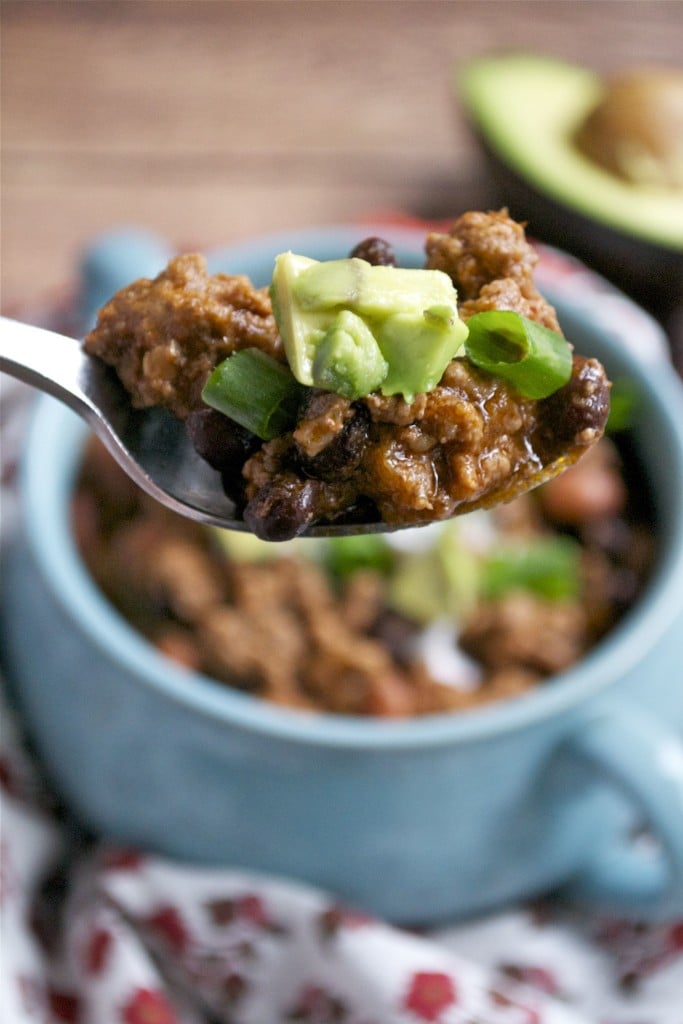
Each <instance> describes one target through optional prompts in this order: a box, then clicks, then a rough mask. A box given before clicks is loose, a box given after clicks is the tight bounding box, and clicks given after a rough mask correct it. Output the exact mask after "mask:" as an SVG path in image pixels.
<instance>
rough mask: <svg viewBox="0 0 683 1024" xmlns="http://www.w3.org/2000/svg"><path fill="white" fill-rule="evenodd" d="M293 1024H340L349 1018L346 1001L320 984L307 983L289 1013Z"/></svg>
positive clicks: (287, 1018)
mask: <svg viewBox="0 0 683 1024" xmlns="http://www.w3.org/2000/svg"><path fill="white" fill-rule="evenodd" d="M286 1020H287V1021H291V1022H292V1024H294V1022H296V1024H340V1022H342V1021H345V1020H348V1011H347V1007H346V1005H345V1004H344V1002H343V1001H342V1000H341V999H339V998H338V997H337V996H335V995H333V994H332V993H331V992H328V991H327V990H326V989H324V988H322V987H321V986H320V985H305V986H304V987H303V988H302V990H301V991H300V992H299V994H298V996H297V997H296V999H295V1000H294V1003H293V1005H292V1007H291V1009H290V1010H289V1011H288V1013H287V1017H286Z"/></svg>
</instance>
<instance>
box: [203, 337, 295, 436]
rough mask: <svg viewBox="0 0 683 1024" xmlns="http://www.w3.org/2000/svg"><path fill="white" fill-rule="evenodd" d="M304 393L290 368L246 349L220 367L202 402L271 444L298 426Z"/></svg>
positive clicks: (207, 384)
mask: <svg viewBox="0 0 683 1024" xmlns="http://www.w3.org/2000/svg"><path fill="white" fill-rule="evenodd" d="M304 390H305V389H304V388H303V387H302V385H301V384H299V383H298V382H297V381H296V380H295V379H294V377H293V376H292V373H291V370H289V368H288V367H287V366H284V365H283V364H282V363H278V362H277V360H276V359H273V358H272V356H269V355H267V353H265V352H262V351H261V350H260V349H257V348H245V349H241V350H240V351H239V352H235V353H234V355H231V356H228V358H227V359H224V360H223V362H222V363H219V364H218V366H217V367H216V368H215V370H214V371H213V373H212V374H211V376H210V377H209V379H208V380H207V382H206V384H205V385H204V390H203V391H202V399H203V400H204V401H205V402H206V404H207V405H210V406H211V407H212V408H214V409H218V411H219V412H222V413H223V414H224V415H225V416H228V417H229V418H230V419H231V420H235V422H236V423H239V424H240V426H242V427H244V428H245V429H246V430H249V431H251V433H252V434H256V436H257V437H260V438H262V439H263V440H264V441H269V440H270V439H271V438H273V437H279V436H280V434H284V433H286V432H287V431H288V430H291V429H292V428H293V427H294V424H295V423H296V415H297V410H298V407H299V403H300V401H301V398H302V396H303V392H304Z"/></svg>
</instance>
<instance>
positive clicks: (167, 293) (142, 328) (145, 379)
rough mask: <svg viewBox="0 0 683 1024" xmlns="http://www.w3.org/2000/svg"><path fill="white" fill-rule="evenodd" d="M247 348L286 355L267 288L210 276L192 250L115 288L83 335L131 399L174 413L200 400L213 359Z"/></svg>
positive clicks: (235, 278)
mask: <svg viewBox="0 0 683 1024" xmlns="http://www.w3.org/2000/svg"><path fill="white" fill-rule="evenodd" d="M248 347H256V348H260V349H263V350H264V351H265V352H268V353H269V354H270V355H273V356H275V357H277V358H283V356H282V344H281V341H280V338H279V336H278V333H277V330H276V327H275V321H274V319H273V314H272V309H271V305H270V299H269V297H268V293H267V290H266V289H264V288H263V289H258V288H254V287H253V286H252V284H251V282H250V281H249V280H248V278H246V277H241V276H229V275H227V274H216V275H214V276H211V275H209V274H208V273H207V270H206V260H205V259H204V257H203V256H200V255H197V254H188V255H184V256H177V257H175V258H174V259H172V260H171V261H170V263H169V264H168V266H167V267H166V269H165V270H164V271H163V272H162V273H161V274H159V276H158V277H156V278H154V280H149V279H147V278H143V279H141V280H139V281H135V282H134V283H133V284H131V285H129V286H128V287H127V288H124V289H122V290H121V291H120V292H118V293H117V294H116V295H115V296H114V298H113V299H112V300H111V301H110V302H108V303H107V304H106V306H104V307H103V308H102V309H101V310H100V312H99V316H98V322H97V326H96V327H95V329H94V330H92V331H91V332H90V333H89V334H88V335H87V336H86V339H85V349H86V351H87V352H89V353H90V354H91V355H96V356H99V357H100V358H101V359H103V360H104V361H105V362H106V363H109V364H110V365H112V366H114V367H115V368H116V371H117V373H118V375H119V377H120V378H121V381H122V383H123V385H124V387H125V388H126V390H127V391H128V392H129V394H130V396H131V400H132V402H133V404H134V405H135V406H138V407H146V406H153V405H162V406H164V407H165V408H166V409H169V410H170V411H171V412H172V413H173V414H174V415H175V416H177V417H178V418H179V419H186V418H187V416H188V415H189V414H190V412H191V411H192V410H193V409H196V408H198V407H200V406H201V404H202V402H201V390H202V388H203V386H204V384H205V382H206V379H207V377H208V375H209V373H210V372H211V370H212V369H213V368H214V366H216V365H217V364H218V363H219V362H221V360H223V359H225V358H226V357H227V356H229V355H231V354H232V353H233V352H236V351H237V350H238V349H241V348H248Z"/></svg>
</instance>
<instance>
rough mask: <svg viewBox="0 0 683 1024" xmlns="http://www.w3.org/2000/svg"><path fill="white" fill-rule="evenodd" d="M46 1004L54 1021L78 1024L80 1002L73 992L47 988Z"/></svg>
mask: <svg viewBox="0 0 683 1024" xmlns="http://www.w3.org/2000/svg"><path fill="white" fill-rule="evenodd" d="M47 1003H48V1006H49V1008H50V1012H51V1013H52V1015H53V1017H54V1018H55V1020H58V1021H60V1022H63V1024H78V1022H79V1021H80V1018H81V1001H80V999H79V998H78V996H77V995H76V994H75V993H73V992H64V991H62V990H61V989H56V988H48V990H47Z"/></svg>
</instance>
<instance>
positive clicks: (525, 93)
mask: <svg viewBox="0 0 683 1024" xmlns="http://www.w3.org/2000/svg"><path fill="white" fill-rule="evenodd" d="M456 88H457V90H458V95H459V98H460V99H461V100H462V102H463V104H464V106H465V109H466V110H467V112H468V115H469V116H470V118H471V120H472V121H473V123H474V124H475V125H476V126H477V128H478V130H479V131H480V133H481V135H482V136H483V138H484V140H485V142H486V143H487V145H488V147H489V148H490V149H491V150H492V151H493V152H494V153H495V154H496V156H497V157H498V159H500V160H501V161H502V162H503V163H504V164H505V165H506V166H507V167H509V168H510V169H511V170H513V171H514V172H515V173H516V174H517V175H519V177H520V178H523V179H525V180H526V181H528V182H529V183H530V184H531V185H533V186H534V187H535V188H536V189H537V190H539V191H541V192H544V193H545V194H547V195H548V196H551V197H552V198H554V199H555V200H556V201H558V202H560V203H562V204H564V205H565V206H568V207H570V208H572V209H574V210H576V211H577V212H579V213H581V214H583V215H585V216H587V217H589V218H591V219H593V220H596V221H598V222H600V223H603V224H606V225H608V226H611V227H612V228H614V229H616V230H619V231H622V232H625V233H627V234H630V235H634V236H636V237H639V238H643V239H645V240H648V241H650V242H654V243H656V244H658V245H662V246H666V247H668V248H673V249H674V250H676V251H681V252H683V193H680V192H675V191H673V190H667V189H659V188H655V187H646V186H644V185H634V184H630V183H628V182H626V181H623V180H621V179H619V178H617V177H616V176H614V175H612V174H610V173H609V172H607V171H605V170H603V169H602V168H601V167H599V166H598V165H597V164H594V163H592V162H591V161H590V160H589V159H588V158H587V157H585V156H583V154H582V153H581V152H580V150H579V149H578V148H576V146H575V145H574V143H573V138H574V135H575V132H576V130H577V128H578V126H579V125H580V124H581V123H582V122H583V120H584V118H585V117H586V115H587V114H588V112H589V111H590V110H591V109H592V107H593V106H594V105H595V103H596V102H597V100H598V99H599V98H600V96H601V94H602V85H601V82H600V79H599V78H598V76H597V75H595V74H593V73H592V72H591V71H588V70H586V69H584V68H581V67H577V66H574V65H571V64H564V63H562V62H561V61H557V60H554V59H551V58H545V57H536V56H532V55H527V54H520V55H512V56H506V57H491V58H483V59H481V60H476V61H473V62H472V63H471V64H469V65H468V66H467V67H466V68H465V70H464V73H462V74H461V75H460V76H459V77H458V79H457V82H456Z"/></svg>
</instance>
